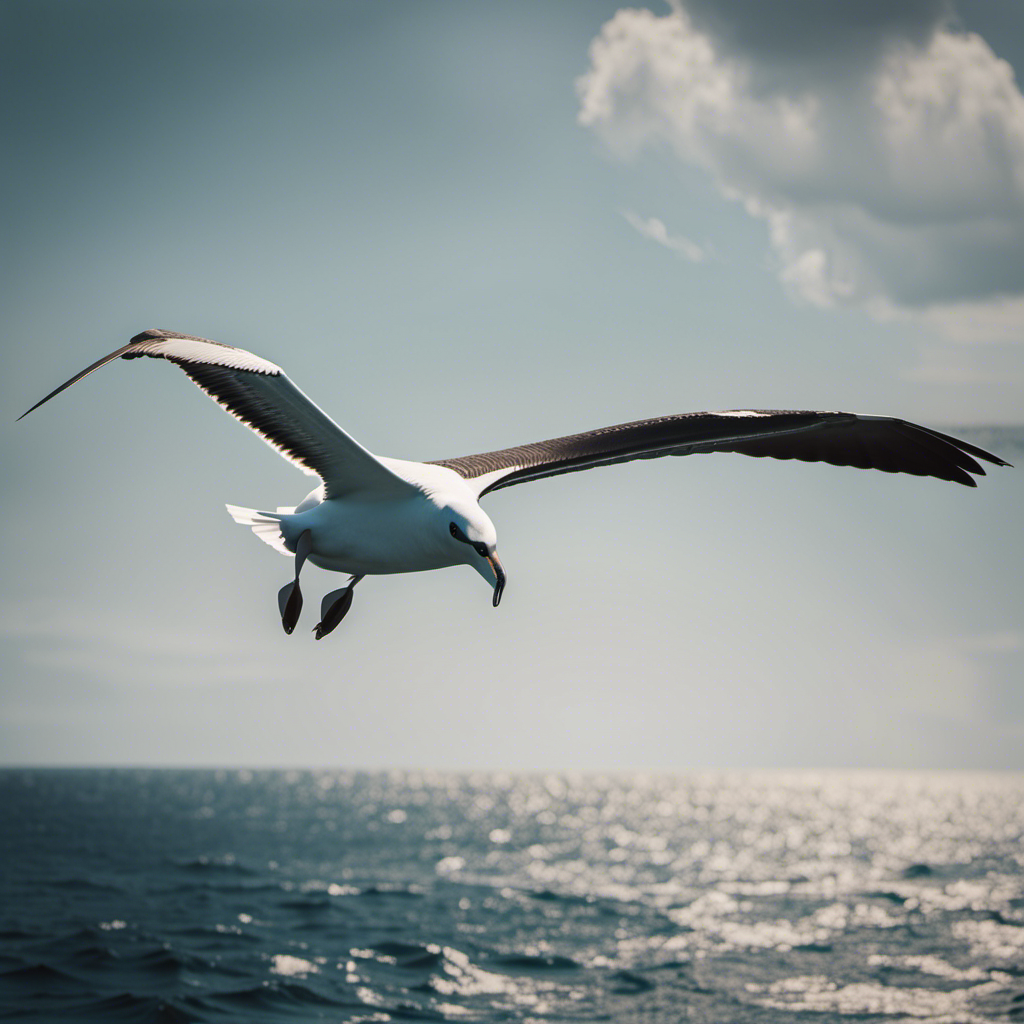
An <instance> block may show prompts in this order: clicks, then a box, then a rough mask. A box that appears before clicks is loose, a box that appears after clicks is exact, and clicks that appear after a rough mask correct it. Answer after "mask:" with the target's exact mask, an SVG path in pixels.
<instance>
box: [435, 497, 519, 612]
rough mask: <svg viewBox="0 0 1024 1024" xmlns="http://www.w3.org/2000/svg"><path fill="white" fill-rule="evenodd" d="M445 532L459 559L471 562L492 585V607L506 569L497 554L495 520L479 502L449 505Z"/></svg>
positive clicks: (502, 587) (503, 587)
mask: <svg viewBox="0 0 1024 1024" xmlns="http://www.w3.org/2000/svg"><path fill="white" fill-rule="evenodd" d="M447 511H448V513H449V514H448V516H447V519H448V535H449V537H450V543H452V544H454V545H455V546H456V548H457V549H458V560H459V561H460V562H465V563H466V564H467V565H471V566H472V567H473V568H474V569H476V571H477V572H478V573H480V575H481V576H483V578H484V579H485V580H487V582H488V583H490V584H492V585H493V587H494V600H493V604H494V607H495V608H497V607H498V602H499V601H500V600H501V593H502V591H503V590H504V589H505V569H504V567H503V566H502V564H501V560H500V559H499V558H498V552H497V550H496V549H497V545H498V534H497V531H496V530H495V529H494V523H492V522H491V520H490V519H489V518H488V517H487V514H486V513H485V512H484V511H483V509H481V508H480V506H479V505H478V506H477V507H476V508H472V509H468V508H467V509H457V508H452V507H449V508H448V510H447Z"/></svg>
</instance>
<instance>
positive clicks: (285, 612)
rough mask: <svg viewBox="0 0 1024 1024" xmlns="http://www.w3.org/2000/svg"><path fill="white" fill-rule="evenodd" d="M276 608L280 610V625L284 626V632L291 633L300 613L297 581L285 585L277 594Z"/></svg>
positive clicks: (299, 594)
mask: <svg viewBox="0 0 1024 1024" xmlns="http://www.w3.org/2000/svg"><path fill="white" fill-rule="evenodd" d="M277 606H278V608H280V610H281V625H282V626H284V631H285V632H286V633H291V632H292V630H293V629H295V624H296V623H297V622H298V621H299V614H300V613H301V612H302V591H301V590H300V589H299V581H298V580H292V582H291V583H286V584H285V585H284V586H283V587H282V588H281V589H280V590H279V591H278V592H277Z"/></svg>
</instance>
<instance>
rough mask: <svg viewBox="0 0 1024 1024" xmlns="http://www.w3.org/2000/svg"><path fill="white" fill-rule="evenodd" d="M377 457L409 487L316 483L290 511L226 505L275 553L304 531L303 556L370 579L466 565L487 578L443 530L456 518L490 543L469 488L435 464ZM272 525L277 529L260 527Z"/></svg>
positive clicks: (491, 532) (477, 560) (288, 548)
mask: <svg viewBox="0 0 1024 1024" xmlns="http://www.w3.org/2000/svg"><path fill="white" fill-rule="evenodd" d="M380 461H381V462H382V463H383V464H384V465H385V466H387V468H388V469H389V470H391V471H392V472H393V473H394V474H395V475H396V476H399V477H401V478H402V479H403V480H404V481H406V482H407V483H409V484H411V485H412V486H411V487H410V488H409V489H408V490H407V491H406V492H405V493H404V494H401V495H398V496H384V495H378V494H373V493H370V494H365V493H360V492H357V493H355V494H352V495H346V496H342V497H337V498H324V490H323V488H322V487H317V488H316V489H314V490H313V491H311V492H310V493H309V494H308V495H307V496H306V498H305V499H304V500H303V501H302V502H301V503H300V504H299V505H297V506H296V507H295V509H294V510H291V511H288V510H285V509H280V510H279V511H278V512H276V513H273V512H255V511H254V510H251V509H240V508H236V507H235V506H231V505H229V506H228V510H229V511H230V512H231V514H232V516H234V517H235V519H236V520H237V521H238V522H241V523H243V524H245V525H250V526H253V529H254V532H255V533H256V534H257V536H259V537H260V539H261V540H264V541H266V542H267V543H269V544H271V546H273V547H275V548H277V550H279V551H282V553H290V552H294V551H295V548H296V544H297V542H298V539H299V537H301V536H302V534H303V533H305V532H306V531H307V530H308V531H309V533H310V540H311V542H312V550H311V551H310V553H309V556H308V560H309V561H310V562H312V563H313V564H314V565H316V566H319V567H320V568H321V569H329V570H331V571H334V572H344V573H349V574H350V575H352V576H370V575H386V574H388V573H398V572H421V571H424V570H427V569H444V568H447V567H448V566H452V565H471V566H473V568H474V569H476V570H477V572H479V573H480V575H481V576H483V578H484V579H485V580H487V581H488V582H493V579H494V576H493V571H492V570H491V568H490V566H489V565H488V563H487V561H486V560H485V559H483V558H481V557H480V556H479V555H478V553H477V552H476V551H474V549H473V548H472V547H470V546H469V545H467V544H460V543H453V541H452V536H451V533H450V524H451V523H452V522H456V523H457V524H458V525H459V528H460V529H462V530H464V531H465V532H466V533H467V535H469V536H470V537H471V539H473V540H476V541H481V542H483V543H484V544H486V545H487V546H488V547H491V548H493V545H494V543H495V539H496V534H495V529H494V524H493V523H492V522H491V520H490V518H489V517H488V516H487V514H486V513H485V512H484V510H483V509H482V508H481V507H480V505H479V503H478V502H477V497H476V489H475V488H473V487H470V485H469V484H468V483H467V482H466V481H465V480H464V479H463V478H462V477H461V476H459V474H458V473H455V472H454V471H453V470H450V469H445V468H444V467H442V466H431V465H427V464H426V463H422V462H406V461H403V460H401V459H388V458H380ZM272 522H276V523H277V524H278V529H277V530H273V529H271V530H268V529H267V527H269V526H270V524H271V523H272Z"/></svg>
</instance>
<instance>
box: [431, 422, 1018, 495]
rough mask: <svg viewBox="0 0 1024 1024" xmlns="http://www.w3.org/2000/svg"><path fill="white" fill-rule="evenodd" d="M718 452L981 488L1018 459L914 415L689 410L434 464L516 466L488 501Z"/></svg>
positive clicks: (484, 469)
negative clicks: (568, 477)
mask: <svg viewBox="0 0 1024 1024" xmlns="http://www.w3.org/2000/svg"><path fill="white" fill-rule="evenodd" d="M712 451H726V452H738V453H740V454H742V455H750V456H753V457H755V458H764V457H768V458H774V459H798V460H801V461H805V462H827V463H830V464H831V465H834V466H853V467H855V468H858V469H878V470H881V471H883V472H886V473H909V474H912V475H915V476H932V477H936V478H938V479H940V480H949V481H952V482H955V483H959V484H963V485H964V486H966V487H976V486H977V484H976V483H975V481H974V479H973V478H972V476H971V475H970V474H974V475H975V476H984V475H985V470H984V469H983V468H982V467H981V465H980V464H979V463H978V462H977V461H976V460H977V459H982V460H983V461H985V462H989V463H992V464H993V465H996V466H1009V465H1010V463H1008V462H1005V461H1004V460H1003V459H1001V458H999V457H998V456H996V455H993V454H992V453H991V452H987V451H985V450H984V449H982V448H978V447H976V446H975V445H972V444H969V443H967V442H966V441H961V440H959V439H958V438H955V437H951V436H950V435H948V434H943V433H940V432H939V431H937V430H932V429H931V428H930V427H922V426H919V425H918V424H916V423H910V422H908V421H906V420H901V419H896V418H893V417H884V416H858V415H855V414H853V413H844V412H816V411H790V410H777V409H756V410H740V411H737V412H725V413H722V412H717V413H708V412H697V413H680V414H678V415H675V416H662V417H658V418H656V419H649V420H636V421H633V422H631V423H619V424H616V425H615V426H611V427H603V428H601V429H599V430H591V431H587V432H585V433H582V434H571V435H567V436H565V437H557V438H552V439H550V440H548V441H538V442H536V443H534V444H525V445H519V446H518V447H515V448H504V449H501V450H500V451H493V452H481V453H480V454H477V455H466V456H463V457H461V458H456V459H444V460H438V461H437V462H434V463H433V465H438V466H445V467H447V468H449V469H452V470H454V471H455V472H457V473H459V474H460V475H461V476H463V477H465V478H466V479H473V478H475V477H479V476H483V475H484V474H487V473H493V472H498V471H500V470H503V469H507V470H508V471H509V472H508V473H507V474H505V475H504V476H500V477H498V478H497V479H496V480H494V481H493V482H492V483H490V484H488V485H487V487H485V488H484V489H483V490H482V491H481V493H480V497H483V496H484V495H485V494H489V493H490V492H491V491H496V490H500V489H501V488H503V487H511V486H513V485H514V484H519V483H525V482H526V481H528V480H536V479H540V478H542V477H548V476H558V475H560V474H562V473H575V472H579V471H581V470H584V469H590V468H592V467H595V466H610V465H615V464H616V463H620V462H630V461H632V460H634V459H652V458H660V457H661V456H664V455H691V454H695V453H699V452H712ZM972 456H973V457H972Z"/></svg>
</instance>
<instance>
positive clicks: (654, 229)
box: [622, 210, 707, 263]
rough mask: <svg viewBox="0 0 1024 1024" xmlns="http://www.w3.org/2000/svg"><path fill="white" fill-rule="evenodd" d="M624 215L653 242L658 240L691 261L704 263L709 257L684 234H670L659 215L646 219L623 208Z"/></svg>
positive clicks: (660, 243)
mask: <svg viewBox="0 0 1024 1024" xmlns="http://www.w3.org/2000/svg"><path fill="white" fill-rule="evenodd" d="M622 216H623V217H625V218H626V220H627V221H628V222H629V224H630V225H631V226H632V227H633V228H635V229H636V230H637V231H639V232H640V234H641V235H643V236H644V238H649V239H650V240H651V241H652V242H657V243H658V244H659V245H663V246H664V247H665V248H666V249H671V250H672V251H673V252H677V253H679V255H680V256H685V257H686V259H688V260H689V261H690V262H691V263H703V262H704V260H705V259H706V258H707V254H706V253H705V252H704V249H703V248H701V246H699V245H698V244H697V243H696V242H691V241H690V239H689V238H684V237H683V236H682V235H670V234H669V233H668V228H666V227H665V224H664V222H662V221H660V220H658V218H657V217H648V218H646V219H644V218H643V217H641V216H640V215H639V214H636V213H634V212H633V211H632V210H623V211H622Z"/></svg>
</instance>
